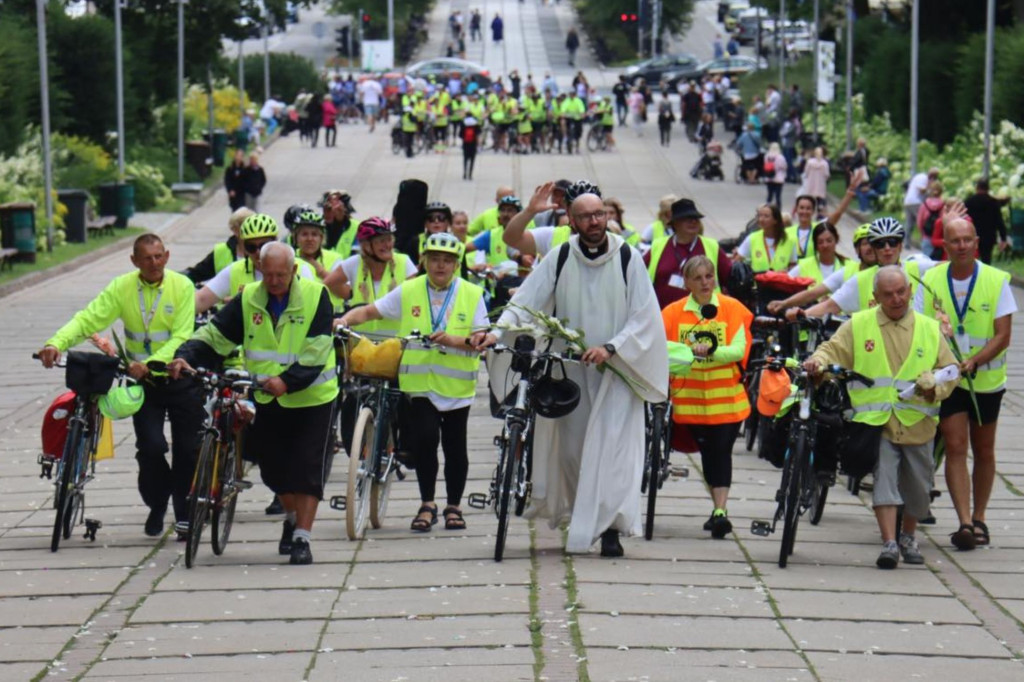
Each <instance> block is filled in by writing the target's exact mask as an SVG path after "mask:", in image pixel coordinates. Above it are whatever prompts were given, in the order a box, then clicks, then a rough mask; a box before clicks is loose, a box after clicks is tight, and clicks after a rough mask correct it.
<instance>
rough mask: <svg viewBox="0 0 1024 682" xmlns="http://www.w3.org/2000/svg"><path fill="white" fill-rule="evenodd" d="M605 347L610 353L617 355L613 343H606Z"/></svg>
mask: <svg viewBox="0 0 1024 682" xmlns="http://www.w3.org/2000/svg"><path fill="white" fill-rule="evenodd" d="M604 349H605V350H606V351H608V355H615V346H613V345H612V344H610V343H606V344H604Z"/></svg>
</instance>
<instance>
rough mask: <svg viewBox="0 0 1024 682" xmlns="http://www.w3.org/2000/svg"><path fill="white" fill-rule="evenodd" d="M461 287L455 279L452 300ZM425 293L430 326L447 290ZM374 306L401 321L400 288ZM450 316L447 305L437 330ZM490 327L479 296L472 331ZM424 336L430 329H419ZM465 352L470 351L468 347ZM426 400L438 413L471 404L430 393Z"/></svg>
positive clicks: (442, 326)
mask: <svg viewBox="0 0 1024 682" xmlns="http://www.w3.org/2000/svg"><path fill="white" fill-rule="evenodd" d="M461 285H462V280H461V279H458V278H456V280H455V283H454V285H453V286H454V287H455V291H453V292H452V296H451V298H452V300H454V299H455V297H456V295H458V290H459V289H458V288H459V286H461ZM427 291H428V292H429V293H430V318H431V320H430V321H431V324H432V323H433V318H434V317H435V316H436V315H438V314H439V313H440V311H441V306H442V305H443V304H444V299H445V297H446V295H447V294H448V290H447V289H445V290H443V291H437V290H435V289H434V288H433V287H427ZM374 305H375V306H376V307H377V312H379V313H380V314H381V316H383V317H384V319H387V320H400V319H402V287H398V288H396V289H392V290H391V291H389V292H388V293H387V294H385V295H384V297H383V298H381V299H380V300H378V301H377V302H376V303H374ZM451 314H452V305H451V304H449V306H448V308H447V309H446V310H445V312H444V319H443V320H442V321H441V324H439V325H438V326H439V328H441V329H443V328H444V327H446V326H447V325H448V318H449V317H451ZM489 327H490V320H488V319H487V306H486V305H484V297H483V296H481V297H480V300H479V302H478V303H477V305H476V311H475V312H474V313H473V327H472V328H473V329H487V328H489ZM420 331H421V332H422V333H424V334H429V333H431V331H433V330H431V329H421V330H420ZM466 350H467V351H469V350H472V349H470V348H469V347H468V346H467V347H466ZM427 398H428V399H429V400H430V402H431V403H432V404H433V405H434V407H436V408H437V409H438V411H439V412H450V411H451V410H458V409H460V408H463V407H468V406H469V405H472V404H473V398H448V397H446V396H443V395H438V394H436V393H434V392H433V391H431V392H430V393H428V394H427Z"/></svg>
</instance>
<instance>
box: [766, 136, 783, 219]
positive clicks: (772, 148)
mask: <svg viewBox="0 0 1024 682" xmlns="http://www.w3.org/2000/svg"><path fill="white" fill-rule="evenodd" d="M787 168H788V166H787V164H786V157H785V156H783V154H782V148H781V147H779V143H778V142H772V143H771V144H770V145H768V153H767V154H765V155H764V174H765V184H766V185H767V186H768V199H767V200H766V201H765V203H768V204H770V203H772V202H774V203H775V205H776V206H778V207H779V210H780V211H781V210H782V185H783V184H785V182H786V171H787Z"/></svg>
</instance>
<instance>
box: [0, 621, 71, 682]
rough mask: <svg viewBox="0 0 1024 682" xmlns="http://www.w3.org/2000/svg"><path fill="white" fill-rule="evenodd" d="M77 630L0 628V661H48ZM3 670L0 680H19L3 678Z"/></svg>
mask: <svg viewBox="0 0 1024 682" xmlns="http://www.w3.org/2000/svg"><path fill="white" fill-rule="evenodd" d="M78 630H79V628H78V626H77V625H71V626H63V627H28V626H18V627H5V628H0V661H2V662H3V663H11V662H14V661H42V662H45V661H49V660H50V659H51V658H52V657H53V655H54V652H56V651H60V649H61V647H63V646H64V643H65V642H67V641H68V640H69V639H71V638H72V637H73V636H74V635H75V633H76V632H78ZM37 669H38V666H37ZM4 670H5V668H3V667H0V679H4V680H14V679H19V678H15V677H5V676H4ZM21 679H25V678H21Z"/></svg>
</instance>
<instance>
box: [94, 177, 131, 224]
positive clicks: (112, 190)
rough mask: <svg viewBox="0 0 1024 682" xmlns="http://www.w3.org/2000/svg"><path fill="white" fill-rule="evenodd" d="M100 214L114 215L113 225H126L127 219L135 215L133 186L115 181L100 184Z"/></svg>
mask: <svg viewBox="0 0 1024 682" xmlns="http://www.w3.org/2000/svg"><path fill="white" fill-rule="evenodd" d="M100 215H112V216H114V217H116V218H117V220H116V221H115V222H114V227H128V219H129V218H131V217H132V216H133V215H135V187H134V186H132V185H129V184H127V183H116V182H108V183H105V184H103V185H100Z"/></svg>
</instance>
